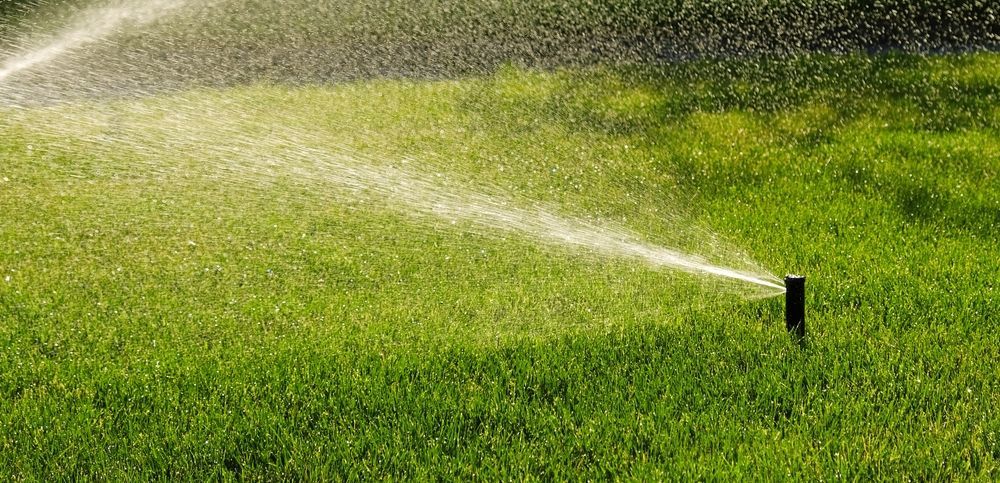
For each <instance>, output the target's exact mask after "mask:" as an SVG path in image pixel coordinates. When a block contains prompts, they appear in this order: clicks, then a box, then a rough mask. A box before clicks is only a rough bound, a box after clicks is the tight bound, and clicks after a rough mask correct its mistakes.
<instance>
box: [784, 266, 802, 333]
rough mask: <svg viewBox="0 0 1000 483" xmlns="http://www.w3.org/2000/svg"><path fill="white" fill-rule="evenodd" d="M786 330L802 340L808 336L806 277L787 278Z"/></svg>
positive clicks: (788, 276) (789, 276) (792, 276)
mask: <svg viewBox="0 0 1000 483" xmlns="http://www.w3.org/2000/svg"><path fill="white" fill-rule="evenodd" d="M785 328H787V329H788V332H790V333H792V334H794V335H795V337H796V338H798V339H799V340H802V339H804V338H805V336H806V277H804V276H802V275H786V276H785Z"/></svg>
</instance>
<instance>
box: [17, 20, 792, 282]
mask: <svg viewBox="0 0 1000 483" xmlns="http://www.w3.org/2000/svg"><path fill="white" fill-rule="evenodd" d="M184 3H185V1H184V0H155V1H152V2H133V3H127V4H121V5H117V6H112V7H103V8H98V9H95V10H93V11H91V12H90V13H88V14H86V15H85V16H84V17H83V18H82V19H81V20H80V21H79V22H77V23H76V24H74V25H73V26H72V27H71V28H69V29H67V30H66V31H65V32H64V33H62V34H60V35H57V36H56V37H55V38H54V39H53V40H51V41H50V42H48V43H47V44H45V45H44V46H42V47H40V48H38V49H36V50H34V51H31V52H28V53H24V54H21V55H18V56H15V57H13V58H11V59H9V60H8V61H6V62H4V63H3V64H2V67H0V82H4V81H6V80H8V78H11V77H13V76H15V74H17V73H19V72H22V71H26V70H30V69H33V68H41V67H42V66H43V65H45V64H56V65H58V59H59V58H60V57H61V56H63V55H66V54H68V53H71V52H73V51H75V50H77V49H80V48H82V47H83V46H86V45H88V44H92V43H99V42H103V41H105V40H107V39H108V38H109V37H111V36H113V35H114V34H115V33H116V32H118V31H119V30H120V29H121V28H123V27H124V26H125V25H133V26H136V25H137V26H142V25H147V24H149V23H151V22H153V21H155V20H157V19H159V18H162V17H163V16H164V15H166V14H168V13H170V12H172V11H174V10H175V9H177V7H180V6H182V5H184ZM10 80H11V81H13V80H14V79H10ZM15 82H16V81H15ZM81 90H85V89H81ZM234 97H235V98H233V99H229V100H228V101H224V102H223V103H221V104H220V103H219V102H218V101H212V102H210V103H209V104H207V105H199V104H197V103H188V102H187V101H182V102H181V103H180V104H179V105H172V106H170V107H162V106H161V107H160V108H159V109H164V112H172V113H173V114H172V115H171V116H170V117H171V118H173V119H174V120H175V121H174V122H169V123H166V124H164V118H162V117H159V120H157V121H137V124H135V125H130V124H122V123H118V121H114V122H111V121H109V119H116V118H117V116H118V114H120V112H115V109H121V106H119V107H118V108H114V109H111V111H109V112H106V113H105V114H107V115H108V116H107V119H103V120H102V119H101V115H100V113H99V112H98V111H96V110H94V109H87V110H85V112H83V113H82V114H81V113H79V112H76V113H73V112H71V111H72V109H71V110H70V111H67V112H63V113H61V114H58V113H57V116H59V118H58V119H57V120H55V122H52V123H48V124H46V129H47V130H49V131H50V133H52V132H54V131H57V130H58V131H59V134H60V135H62V136H66V137H67V138H73V137H77V138H83V139H85V138H87V137H88V135H86V134H81V133H87V132H89V133H94V132H95V130H96V132H97V134H96V136H95V137H94V138H92V140H93V141H95V146H97V147H98V149H108V150H109V153H110V150H116V149H121V148H126V149H129V150H132V151H133V152H136V153H142V154H143V156H144V161H143V162H144V163H146V166H143V167H141V168H144V169H146V170H149V172H150V173H156V172H163V171H169V170H171V169H175V168H171V167H170V163H172V162H176V160H177V159H178V158H177V156H178V153H180V152H187V156H190V157H193V158H197V159H199V160H201V161H202V162H203V163H205V164H206V165H210V167H211V169H210V170H209V171H210V172H206V174H208V175H210V176H213V177H217V179H218V180H219V181H220V182H222V183H228V184H230V185H232V186H234V187H240V185H241V184H243V185H245V184H246V183H248V182H249V181H250V180H257V181H264V182H270V181H273V180H274V179H276V178H279V177H285V176H289V175H291V176H295V177H297V178H298V179H300V180H303V182H304V183H306V182H308V183H309V184H310V185H311V186H309V188H310V189H311V190H317V191H321V192H322V193H321V194H318V195H317V196H318V197H320V198H323V199H330V201H338V202H343V201H345V200H347V201H351V200H359V199H367V200H368V201H376V202H378V203H381V204H384V205H386V206H390V207H393V208H396V209H398V210H399V211H401V212H404V213H407V214H412V215H432V216H435V217H438V218H442V219H445V220H449V221H452V222H455V223H463V224H468V225H470V226H472V227H475V228H476V229H477V231H481V232H484V233H486V232H505V233H511V234H516V235H519V236H523V237H525V238H528V239H531V240H534V241H535V242H538V243H541V244H544V245H548V246H554V247H562V248H568V249H572V250H574V251H577V252H585V253H589V254H592V255H596V256H599V257H603V258H620V259H631V260H636V261H639V262H642V263H644V264H646V265H647V266H650V267H654V268H656V267H658V268H668V269H672V270H677V271H682V272H686V273H691V274H695V275H702V276H710V277H711V278H713V279H716V280H723V281H728V282H737V283H739V284H742V285H744V286H746V285H747V284H749V285H751V286H755V287H757V288H758V289H759V290H757V291H756V292H754V295H755V296H760V295H763V296H770V295H777V294H780V293H782V292H783V291H784V286H783V285H782V284H781V281H780V280H779V279H778V278H776V277H774V276H773V275H771V274H769V273H767V272H766V271H764V270H760V269H757V268H756V265H754V264H752V263H745V264H742V266H746V267H749V268H747V269H738V268H732V267H731V266H727V265H723V264H720V263H717V262H715V261H709V260H708V259H706V258H704V257H702V256H699V255H695V254H692V253H686V252H685V251H683V250H680V249H675V248H671V247H669V246H662V245H657V244H652V243H649V242H647V241H645V240H643V239H642V237H641V236H639V235H638V234H636V233H635V232H633V231H630V230H628V229H626V228H624V227H620V226H615V225H613V224H610V223H599V224H598V223H594V222H591V221H588V220H584V219H579V218H573V217H568V216H564V215H560V214H559V213H558V210H556V209H553V208H550V207H544V206H537V205H535V206H534V207H531V206H532V204H531V203H524V202H518V201H516V200H515V199H514V198H512V197H511V196H509V195H507V194H506V193H504V192H503V191H502V190H490V189H488V187H483V186H462V185H460V184H458V183H455V182H448V181H447V180H446V179H442V178H441V177H440V175H428V174H427V173H425V172H421V171H420V170H412V169H406V170H404V169H400V168H394V167H389V166H385V160H384V157H381V158H379V159H375V158H372V157H370V156H367V155H365V154H363V153H360V152H358V151H356V150H351V149H348V148H346V147H344V146H342V145H341V146H339V147H338V146H333V147H331V146H330V143H329V140H328V139H324V138H323V136H324V133H323V132H322V131H321V130H307V131H303V130H294V129H291V130H285V131H283V132H282V133H281V134H278V133H275V132H274V126H287V125H293V124H295V122H294V119H293V117H294V113H290V114H288V116H289V117H288V118H286V119H281V118H280V115H279V118H274V117H273V116H272V117H270V118H268V116H262V117H261V118H256V117H255V116H258V115H260V114H261V113H260V112H255V111H254V108H252V107H249V106H254V105H255V103H256V101H257V100H255V99H239V95H238V94H237V95H235V96H234ZM227 106H235V107H236V109H242V110H241V111H237V112H224V111H225V110H226V109H230V107H227ZM134 109H136V110H137V111H136V113H138V114H142V112H143V110H144V109H146V107H144V106H143V104H142V103H141V102H139V103H136V104H135V105H134ZM167 109H169V111H167ZM56 112H58V111H56ZM138 118H140V119H141V118H142V116H141V115H140V116H138ZM153 122H155V123H156V124H150V123H153ZM113 123H118V125H117V126H115V127H114V128H113V131H114V132H115V133H114V134H113V135H111V134H108V132H107V130H106V129H105V128H104V126H110V125H111V124H113ZM56 126H58V127H56ZM343 127H344V128H345V129H352V126H343ZM248 130H249V131H255V132H260V131H262V130H270V131H271V136H270V139H271V140H270V141H267V140H262V139H260V138H251V137H248V135H247V131H248ZM147 131H159V132H160V134H161V136H160V137H159V138H158V140H156V141H153V140H151V138H149V137H148V136H147V135H146V133H147ZM164 139H166V140H167V141H163V140H164ZM181 146H183V148H182V147H181ZM446 161H447V160H446ZM413 164H415V165H419V164H420V163H419V162H417V163H413ZM136 168H137V169H139V168H140V167H136ZM487 192H490V193H491V194H487ZM677 230H678V231H677V233H676V234H675V238H676V239H677V240H681V239H682V238H683V237H684V236H687V235H694V236H695V238H696V239H699V240H701V239H703V238H701V236H703V235H704V234H700V233H697V230H694V229H693V228H691V227H686V228H685V227H681V226H678V227H677ZM716 251H718V252H719V253H711V254H714V255H718V254H720V253H722V254H736V253H737V251H735V250H731V249H725V248H723V249H719V248H718V247H716ZM737 291H739V292H741V293H744V294H747V293H748V292H747V291H746V290H743V289H738V290H737Z"/></svg>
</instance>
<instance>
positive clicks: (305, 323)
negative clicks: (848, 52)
mask: <svg viewBox="0 0 1000 483" xmlns="http://www.w3.org/2000/svg"><path fill="white" fill-rule="evenodd" d="M998 63H1000V61H998V56H997V55H995V54H975V55H963V56H945V57H911V56H879V57H867V56H844V57H823V56H817V57H810V58H800V59H791V60H766V59H763V60H762V59H757V60H742V61H731V62H728V63H722V64H713V63H708V62H692V63H683V64H675V65H670V66H666V67H657V68H649V67H644V68H635V69H615V70H608V69H588V70H568V71H559V72H549V73H541V72H533V71H523V70H518V69H513V68H509V69H503V70H501V71H500V72H498V73H496V74H495V75H493V76H490V77H487V78H482V79H466V80H455V81H441V82H403V81H373V82H366V83H357V84H350V85H342V86H330V87H299V88H284V87H277V86H254V87H246V88H240V89H238V90H229V91H200V92H194V93H186V94H178V95H177V96H174V97H172V98H164V99H147V100H136V101H116V102H119V103H120V108H116V109H119V110H118V111H115V112H119V113H124V114H121V115H122V116H124V117H119V118H116V119H117V121H116V122H118V123H119V124H118V126H119V127H120V126H121V125H124V126H128V125H135V124H136V123H139V122H140V118H138V117H136V118H129V117H128V116H129V115H128V112H129V106H136V105H143V106H146V107H148V106H150V105H160V106H163V107H165V108H169V107H170V106H177V105H181V104H183V103H191V102H196V101H197V102H207V101H206V100H209V101H212V102H222V101H224V100H226V99H241V100H242V101H241V102H244V104H240V105H237V106H236V109H237V110H239V109H243V108H244V107H245V108H246V109H257V110H259V112H261V113H267V112H269V111H272V110H279V109H280V110H282V111H284V112H292V113H299V114H298V118H299V119H300V122H301V123H302V125H303V126H306V125H309V126H312V127H313V128H314V129H319V130H325V131H326V132H328V135H329V137H330V139H331V140H332V141H331V142H332V143H335V144H337V145H349V146H351V147H352V148H353V149H357V150H360V151H367V152H373V153H379V154H380V156H382V157H383V158H384V159H394V158H399V159H401V158H402V157H403V156H413V157H414V159H415V160H417V161H414V162H419V160H421V159H422V160H424V162H427V163H430V164H431V165H432V166H435V167H437V168H440V169H442V170H446V171H447V172H448V173H450V174H451V175H452V176H456V177H460V178H463V179H467V180H472V181H475V182H479V183H482V184H484V185H494V186H502V187H504V189H506V190H508V191H510V192H511V193H513V194H515V195H517V196H521V197H525V198H528V199H535V200H541V201H544V202H547V203H550V204H554V205H557V206H560V207H562V208H563V209H564V210H565V211H566V212H568V213H592V214H597V215H599V216H601V217H603V218H608V219H614V220H617V221H619V222H621V223H623V224H625V225H627V226H630V227H632V228H634V229H636V230H637V231H640V232H641V233H642V234H644V235H647V236H649V238H650V239H653V240H657V239H667V238H669V233H668V231H669V230H670V229H671V225H670V224H669V223H663V222H662V221H661V220H662V217H663V215H664V213H667V212H671V211H672V210H675V209H676V207H677V206H678V204H681V205H683V206H685V207H686V216H687V217H689V219H690V222H692V223H699V224H702V225H704V226H708V227H711V228H712V229H713V230H714V231H715V232H717V233H719V234H720V235H721V236H723V237H724V238H725V239H727V240H730V241H731V242H733V243H734V244H735V245H737V246H739V247H742V248H744V249H745V250H746V251H747V252H748V253H749V254H750V255H751V256H752V257H753V258H754V259H756V260H758V261H760V262H762V263H764V265H765V266H768V267H772V268H773V269H774V270H775V271H794V272H801V273H805V274H807V275H808V276H809V282H808V289H809V291H808V298H807V307H808V313H807V317H808V322H807V323H808V330H809V333H810V335H809V339H808V343H807V344H806V346H805V347H799V346H798V345H796V344H795V343H793V342H792V341H791V340H790V339H789V337H788V336H787V334H786V333H785V332H784V328H783V322H782V311H781V309H782V306H781V301H780V300H778V299H772V300H763V301H750V302H747V301H742V300H739V299H738V298H734V297H732V296H726V295H719V294H716V293H714V292H713V291H712V290H711V289H710V288H706V287H705V286H703V285H701V284H699V283H698V281H697V280H694V279H690V278H685V277H680V276H676V275H672V274H669V273H663V272H656V271H651V270H648V269H646V268H644V267H642V266H638V265H634V264H630V263H627V262H620V261H603V262H598V263H593V262H590V261H588V260H585V259H581V258H578V257H575V256H573V255H571V254H567V253H560V252H552V251H550V250H545V249H542V248H540V247H537V246H534V245H532V244H531V243H528V242H526V241H523V240H519V239H517V238H516V237H506V238H498V237H493V236H488V235H484V234H477V233H471V232H468V231H464V230H462V229H461V227H452V226H449V225H448V224H447V223H440V224H427V223H414V221H413V220H412V219H410V218H409V217H407V216H405V215H403V214H400V213H398V212H394V211H391V210H384V209H380V208H379V207H378V206H370V205H364V204H353V203H333V202H330V200H329V198H327V197H324V196H321V195H319V194H317V193H315V192H313V191H312V190H311V187H310V186H311V185H308V184H303V183H300V182H296V181H295V180H285V181H283V182H277V183H274V184H270V185H266V186H258V185H256V184H253V183H249V182H248V183H240V182H238V180H228V181H225V182H219V180H218V179H208V178H205V177H202V176H199V173H201V172H200V171H198V169H190V170H189V169H188V168H191V167H192V166H195V167H197V166H196V165H195V164H190V163H192V160H191V159H188V158H187V157H185V155H184V154H183V152H182V151H180V150H179V151H178V155H177V163H178V166H186V168H185V169H181V170H173V171H170V170H159V171H156V172H146V171H144V168H148V163H147V162H146V161H145V160H144V159H143V158H142V156H141V153H138V152H136V151H135V150H134V149H126V147H121V149H117V147H116V145H115V144H114V142H113V141H112V142H111V143H110V145H102V144H101V143H100V142H98V141H95V139H97V140H100V139H104V138H95V137H93V136H89V135H88V136H89V137H88V136H84V135H82V134H81V135H80V137H79V138H74V137H73V136H68V137H67V136H66V135H65V134H64V133H59V134H58V135H55V134H53V129H52V128H51V126H52V123H54V122H59V119H60V117H61V116H62V117H66V118H68V117H70V116H71V114H70V113H69V111H67V110H60V108H56V109H55V110H51V109H48V110H47V109H41V108H36V109H29V110H16V111H13V110H9V108H3V109H7V110H6V111H5V112H3V113H0V114H3V115H2V116H0V348H2V349H0V475H3V477H4V479H11V478H13V479H20V478H32V477H37V478H41V479H59V478H73V477H81V476H84V477H93V478H101V479H104V478H111V479H121V478H124V477H133V478H143V479H145V478H167V477H170V478H191V479H204V478H205V477H209V476H214V477H223V476H227V477H232V476H236V477H242V478H248V479H258V478H259V479H273V478H275V477H279V476H281V477H288V478H294V477H304V478H310V479H326V478H347V477H371V478H396V477H414V478H429V477H455V478H459V479H473V478H480V479H489V480H495V479H499V478H501V477H503V478H511V479H526V478H544V479H552V478H555V479H582V478H585V477H589V478H595V479H596V478H600V479H609V478H615V477H624V478H635V479H656V478H674V479H679V478H684V479H689V478H713V479H731V478H734V477H738V476H741V475H742V476H747V475H755V476H758V477H763V478H785V477H789V478H795V479H806V478H808V479H815V478H837V477H841V478H847V479H900V477H903V476H906V477H911V478H914V479H922V480H938V479H946V478H948V479H950V478H960V479H966V478H980V479H987V480H990V479H996V478H998V477H1000V467H998V461H1000V423H998V422H1000V415H998V414H997V407H998V404H1000V399H998V394H1000V376H998V374H1000V373H998V372H997V371H996V370H995V367H994V365H995V364H994V359H995V357H996V348H997V347H998V346H1000V339H998V335H997V334H998V331H997V321H998V316H1000V313H998V312H1000V299H998V293H997V277H996V274H997V273H998V272H1000V257H998V255H997V254H998V253H1000V246H998V241H997V237H996V235H995V233H996V231H997V230H1000V215H998V213H1000V190H998V188H997V186H998V171H1000V144H998V143H997V141H996V140H997V139H998V137H997V136H998V124H1000V110H998V109H997V108H996V105H997V102H996V101H997V97H998V92H1000V74H998V73H1000V69H998V68H997V66H998ZM213 100H214V101H213ZM148 112H149V111H148V110H142V113H143V114H141V115H147V114H146V113H148ZM76 115H77V114H76V113H74V114H72V116H76ZM261 115H265V114H261ZM137 116H138V115H137ZM265 119H266V118H265ZM142 122H148V125H149V130H148V131H144V133H145V134H144V135H147V136H149V137H150V139H153V138H157V136H159V135H161V134H169V132H168V131H164V132H163V133H159V132H157V127H156V126H157V124H156V123H155V122H153V121H152V120H148V121H142ZM103 126H104V127H102V128H101V129H107V130H110V131H113V130H114V129H116V127H115V126H116V124H114V123H109V124H106V125H103ZM192 129H197V127H196V126H195V127H192ZM266 135H267V133H266V132H262V133H261V136H266ZM109 146H110V148H109ZM189 148H190V147H189ZM194 152H195V153H196V154H197V150H195V151H194ZM435 153H436V154H435ZM431 154H434V155H433V156H432V155H431ZM193 157H196V156H193ZM185 163H189V164H185ZM501 167H502V168H503V169H501ZM130 168H131V169H130Z"/></svg>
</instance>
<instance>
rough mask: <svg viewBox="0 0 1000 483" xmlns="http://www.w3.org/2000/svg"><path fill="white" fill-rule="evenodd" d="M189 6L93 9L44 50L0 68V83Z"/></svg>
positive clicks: (178, 2) (176, 2)
mask: <svg viewBox="0 0 1000 483" xmlns="http://www.w3.org/2000/svg"><path fill="white" fill-rule="evenodd" d="M185 3H186V0H151V1H150V0H147V1H133V2H129V3H125V4H121V5H109V6H105V7H100V8H94V9H91V10H89V11H88V12H87V13H86V14H84V15H83V17H82V18H80V19H79V20H78V21H77V22H75V23H74V24H73V25H72V26H70V27H69V28H67V29H66V30H65V31H63V32H62V33H60V34H58V35H56V36H55V37H54V38H51V39H49V40H48V41H47V42H44V43H43V45H42V46H41V47H36V48H34V49H30V50H29V51H28V52H26V53H22V54H20V55H16V56H14V57H12V58H10V59H8V60H7V61H5V62H4V63H3V64H2V65H0V83H2V82H4V81H6V80H7V78H8V77H11V76H13V75H15V74H17V73H19V72H22V71H26V70H29V69H31V68H33V67H36V66H41V65H44V64H48V63H51V62H54V61H56V60H57V59H58V58H59V57H61V56H63V55H66V54H68V53H70V52H72V51H74V50H76V49H79V48H82V47H84V46H86V45H88V44H91V43H95V42H100V41H102V40H104V39H107V38H108V37H110V36H111V35H112V34H114V33H115V32H116V31H118V29H120V28H122V27H123V26H125V25H131V26H135V27H141V26H143V25H147V24H149V23H151V22H153V21H156V20H157V19H159V18H161V17H163V16H164V15H167V14H168V13H170V12H171V11H173V10H174V9H176V8H178V7H180V6H183V5H184V4H185Z"/></svg>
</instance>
